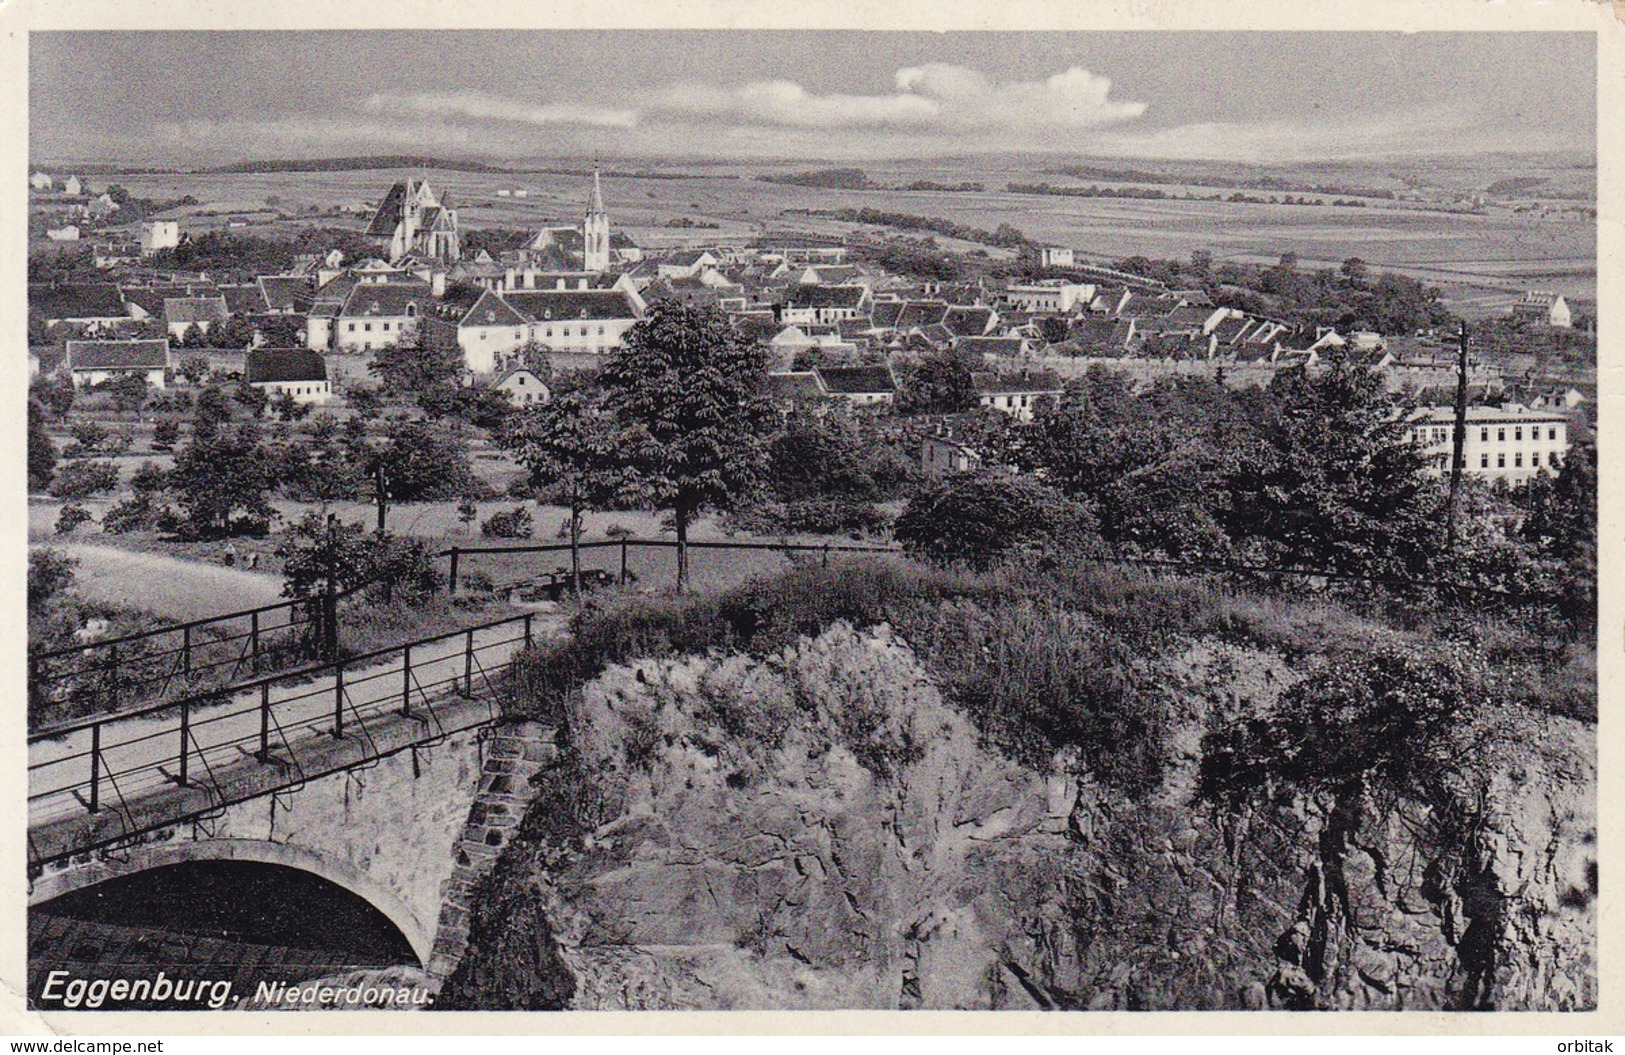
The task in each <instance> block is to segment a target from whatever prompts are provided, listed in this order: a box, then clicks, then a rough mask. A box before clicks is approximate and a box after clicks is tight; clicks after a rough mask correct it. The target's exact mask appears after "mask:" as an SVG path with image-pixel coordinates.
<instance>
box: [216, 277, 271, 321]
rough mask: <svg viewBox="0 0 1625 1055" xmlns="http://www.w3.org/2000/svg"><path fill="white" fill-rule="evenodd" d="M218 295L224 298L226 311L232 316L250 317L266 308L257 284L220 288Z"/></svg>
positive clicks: (263, 295) (263, 296)
mask: <svg viewBox="0 0 1625 1055" xmlns="http://www.w3.org/2000/svg"><path fill="white" fill-rule="evenodd" d="M220 295H221V296H223V297H225V298H226V310H227V311H228V312H230V313H231V314H233V315H252V314H253V313H254V312H256V311H264V310H266V308H267V307H268V305H267V304H266V303H265V294H264V293H263V292H262V291H261V290H260V285H259V283H258V282H256V283H254V284H253V285H249V286H221V287H220Z"/></svg>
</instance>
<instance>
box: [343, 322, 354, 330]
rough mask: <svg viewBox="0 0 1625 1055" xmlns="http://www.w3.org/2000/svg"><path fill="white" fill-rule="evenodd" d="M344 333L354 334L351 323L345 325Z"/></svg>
mask: <svg viewBox="0 0 1625 1055" xmlns="http://www.w3.org/2000/svg"><path fill="white" fill-rule="evenodd" d="M344 332H345V333H354V332H355V323H353V322H352V323H348V324H346V326H345V328H344Z"/></svg>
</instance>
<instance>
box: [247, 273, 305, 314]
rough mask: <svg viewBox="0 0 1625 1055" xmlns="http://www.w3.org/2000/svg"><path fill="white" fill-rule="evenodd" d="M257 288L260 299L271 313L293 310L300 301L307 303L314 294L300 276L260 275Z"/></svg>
mask: <svg viewBox="0 0 1625 1055" xmlns="http://www.w3.org/2000/svg"><path fill="white" fill-rule="evenodd" d="M259 286H260V297H261V299H262V300H264V301H265V305H266V307H268V308H270V309H271V310H272V311H290V310H295V309H297V308H298V306H299V302H300V300H301V299H303V300H305V301H307V302H308V301H309V300H310V297H311V294H312V293H314V292H315V290H314V289H312V288H311V283H310V280H309V279H307V278H305V277H304V276H302V275H261V276H260V280H259Z"/></svg>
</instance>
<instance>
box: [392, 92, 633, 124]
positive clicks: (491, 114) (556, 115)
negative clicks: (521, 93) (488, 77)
mask: <svg viewBox="0 0 1625 1055" xmlns="http://www.w3.org/2000/svg"><path fill="white" fill-rule="evenodd" d="M361 110H362V112H364V113H369V114H378V115H383V116H392V117H415V118H425V117H428V118H439V119H443V120H444V119H457V118H461V119H464V120H474V121H502V122H507V123H510V124H522V125H538V126H546V125H584V126H589V127H597V128H631V127H632V126H633V125H635V124H636V123H637V120H638V115H637V111H635V110H631V109H625V108H616V107H601V106H583V105H581V104H578V103H531V102H526V101H524V100H520V99H510V98H505V97H503V96H500V95H492V94H490V93H488V92H480V91H461V92H417V93H414V94H411V95H383V94H376V93H375V94H373V95H370V96H368V97H367V99H366V100H365V101H364V102H363V103H362V104H361Z"/></svg>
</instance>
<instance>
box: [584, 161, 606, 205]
mask: <svg viewBox="0 0 1625 1055" xmlns="http://www.w3.org/2000/svg"><path fill="white" fill-rule="evenodd" d="M603 211H604V188H603V187H602V186H601V185H600V184H599V182H598V166H597V164H594V165H593V167H592V197H590V198H588V199H587V215H588V216H597V215H598V214H600V213H602V212H603Z"/></svg>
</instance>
